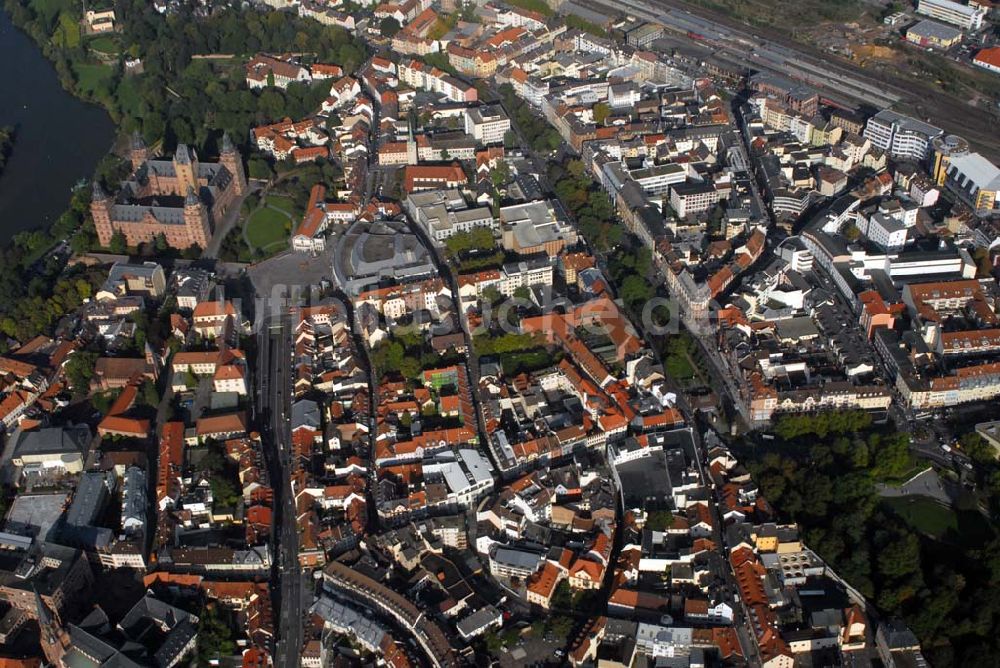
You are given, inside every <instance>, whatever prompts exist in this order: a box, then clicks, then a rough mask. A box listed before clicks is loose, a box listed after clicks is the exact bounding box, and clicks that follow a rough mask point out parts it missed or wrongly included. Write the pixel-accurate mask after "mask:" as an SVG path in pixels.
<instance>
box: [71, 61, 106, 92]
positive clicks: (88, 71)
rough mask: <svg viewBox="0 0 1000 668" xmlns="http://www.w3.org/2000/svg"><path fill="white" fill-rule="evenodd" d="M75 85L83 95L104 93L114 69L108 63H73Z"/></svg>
mask: <svg viewBox="0 0 1000 668" xmlns="http://www.w3.org/2000/svg"><path fill="white" fill-rule="evenodd" d="M73 71H74V72H75V73H76V78H77V87H78V88H79V90H80V92H81V93H83V94H85V95H93V94H94V93H98V94H99V95H106V94H107V92H108V83H109V82H110V80H111V76H112V74H114V71H113V70H112V69H111V66H110V65H74V66H73Z"/></svg>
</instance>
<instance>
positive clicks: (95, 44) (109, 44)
mask: <svg viewBox="0 0 1000 668" xmlns="http://www.w3.org/2000/svg"><path fill="white" fill-rule="evenodd" d="M87 46H89V47H90V48H91V49H93V50H94V51H97V52H99V53H105V54H109V55H110V54H115V53H118V52H119V51H120V50H121V49H120V48H119V46H118V40H117V39H115V38H114V37H110V36H108V35H101V36H100V37H95V38H94V39H92V40H90V41H89V42H87Z"/></svg>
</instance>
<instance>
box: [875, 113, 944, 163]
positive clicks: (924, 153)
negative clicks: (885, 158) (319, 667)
mask: <svg viewBox="0 0 1000 668" xmlns="http://www.w3.org/2000/svg"><path fill="white" fill-rule="evenodd" d="M942 134H944V131H943V130H941V128H937V127H934V126H933V125H930V124H928V123H924V122H923V121H920V120H917V119H916V118H910V117H909V116H903V115H902V114H897V113H896V112H895V111H890V110H888V109H884V110H883V111H880V112H879V113H877V114H875V115H874V116H872V117H871V118H869V119H868V124H867V125H866V126H865V137H867V138H868V139H869V141H871V143H872V146H874V147H875V148H879V149H882V150H883V151H886V152H888V153H889V154H890V155H891V156H892V157H894V158H906V159H909V160H919V161H923V160H925V159H927V157H928V156H929V155H930V149H931V142H932V141H933V140H934V138H935V137H939V136H941V135H942Z"/></svg>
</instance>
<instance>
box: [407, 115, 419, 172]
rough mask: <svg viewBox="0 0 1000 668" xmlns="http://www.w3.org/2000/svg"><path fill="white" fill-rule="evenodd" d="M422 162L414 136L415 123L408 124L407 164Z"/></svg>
mask: <svg viewBox="0 0 1000 668" xmlns="http://www.w3.org/2000/svg"><path fill="white" fill-rule="evenodd" d="M418 162H420V160H419V158H418V156H417V140H416V139H414V138H413V124H412V123H407V124H406V164H408V165H415V164H417V163H418Z"/></svg>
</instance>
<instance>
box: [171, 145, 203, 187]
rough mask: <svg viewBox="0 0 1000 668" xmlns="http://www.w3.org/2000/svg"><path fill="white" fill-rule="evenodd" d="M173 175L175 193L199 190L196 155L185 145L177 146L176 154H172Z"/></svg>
mask: <svg viewBox="0 0 1000 668" xmlns="http://www.w3.org/2000/svg"><path fill="white" fill-rule="evenodd" d="M174 173H175V174H177V192H178V194H182V193H186V192H187V191H188V190H191V189H193V190H194V191H195V192H198V191H199V190H200V188H199V186H198V155H197V154H196V153H195V152H194V151H193V150H192V149H190V148H188V146H187V144H178V145H177V152H176V153H174Z"/></svg>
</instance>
